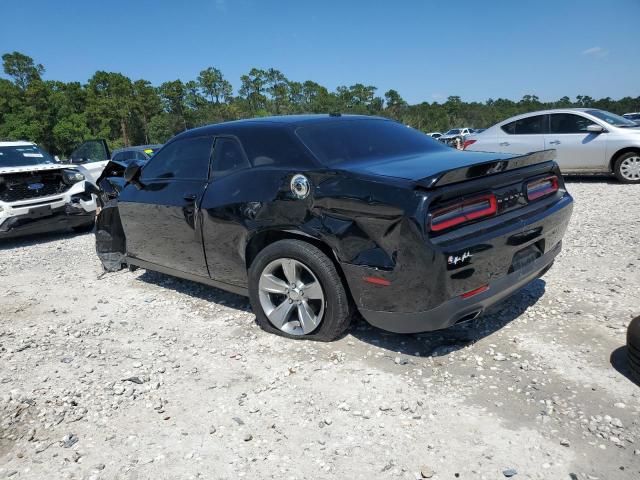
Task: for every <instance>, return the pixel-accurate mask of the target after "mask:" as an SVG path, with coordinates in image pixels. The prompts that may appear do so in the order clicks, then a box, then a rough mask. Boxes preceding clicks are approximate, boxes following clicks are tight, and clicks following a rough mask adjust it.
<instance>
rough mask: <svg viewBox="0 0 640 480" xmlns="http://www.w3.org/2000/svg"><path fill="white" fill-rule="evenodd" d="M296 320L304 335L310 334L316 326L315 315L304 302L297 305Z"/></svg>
mask: <svg viewBox="0 0 640 480" xmlns="http://www.w3.org/2000/svg"><path fill="white" fill-rule="evenodd" d="M298 320H299V321H300V326H301V327H302V331H303V332H304V333H308V332H311V331H313V330H314V329H315V328H316V327H317V326H318V325H317V323H316V321H317V317H316V314H315V313H314V312H313V310H312V309H311V307H310V306H309V304H308V303H307V302H306V301H304V300H303V301H302V302H300V303H299V304H298Z"/></svg>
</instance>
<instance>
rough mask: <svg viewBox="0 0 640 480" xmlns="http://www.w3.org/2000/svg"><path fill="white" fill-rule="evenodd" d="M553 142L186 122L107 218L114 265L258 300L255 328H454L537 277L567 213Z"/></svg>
mask: <svg viewBox="0 0 640 480" xmlns="http://www.w3.org/2000/svg"><path fill="white" fill-rule="evenodd" d="M553 156H554V152H553V151H542V152H535V153H531V154H528V155H522V156H513V155H506V154H495V153H480V152H460V151H456V150H452V149H451V148H448V147H446V146H445V145H443V144H441V143H440V142H438V141H437V140H434V139H432V138H431V137H429V136H427V135H424V134H423V133H420V132H418V131H416V130H414V129H412V128H409V127H406V126H404V125H401V124H399V123H396V122H394V121H391V120H388V119H383V118H375V117H366V116H351V115H337V114H336V115H304V116H282V117H271V118H261V119H254V120H242V121H237V122H228V123H222V124H217V125H210V126H206V127H202V128H197V129H193V130H189V131H186V132H184V133H182V134H180V135H178V136H176V137H175V138H173V139H172V140H171V141H169V142H168V143H167V144H166V145H165V146H164V147H163V148H162V149H161V150H160V151H159V152H158V153H156V155H155V156H154V157H152V158H151V160H149V162H148V163H146V164H145V165H140V164H137V163H132V164H131V165H129V166H128V167H127V170H126V171H125V174H124V178H125V181H126V185H125V186H124V188H123V189H122V191H121V192H120V194H119V197H118V198H117V199H114V200H113V201H111V202H110V203H109V204H108V205H106V206H105V208H104V209H103V210H102V212H101V213H100V216H99V218H98V221H97V233H96V241H97V250H98V254H99V255H100V257H101V259H102V260H103V264H104V265H105V267H107V268H109V269H113V268H121V267H123V266H126V265H129V266H137V267H143V268H146V269H149V270H155V271H159V272H164V273H167V274H171V275H175V276H178V277H183V278H187V279H190V280H194V281H197V282H202V283H205V284H208V285H212V286H215V287H219V288H221V289H224V290H228V291H231V292H235V293H238V294H241V295H248V296H249V297H250V300H251V305H252V307H253V310H254V312H255V314H256V318H257V322H258V323H259V325H260V326H261V327H263V328H264V329H265V330H268V331H270V332H274V333H278V334H281V335H285V336H289V337H292V338H310V339H316V340H332V339H335V338H336V337H338V336H340V335H341V334H342V333H343V332H344V331H345V330H346V329H347V327H348V326H349V323H350V319H351V318H352V315H353V314H354V313H355V312H356V311H357V312H359V313H360V314H361V315H362V316H363V317H364V318H365V319H366V320H367V321H368V322H370V323H371V324H373V325H375V326H378V327H380V328H383V329H385V330H390V331H393V332H403V333H410V332H423V331H428V330H436V329H441V328H446V327H448V326H451V325H453V324H455V323H458V322H462V321H465V320H470V319H473V318H475V317H477V316H478V315H479V314H481V313H482V311H483V310H484V309H486V308H487V307H489V306H490V305H492V304H494V303H496V302H498V301H500V300H502V299H504V298H505V297H507V296H508V295H510V294H512V293H514V292H515V291H516V290H518V289H519V288H521V287H523V286H524V285H526V284H527V283H528V282H530V281H532V280H534V279H536V278H537V277H539V276H541V275H543V274H544V273H545V271H546V270H547V269H549V267H550V266H551V265H552V263H553V261H554V258H555V257H556V255H558V252H559V251H560V248H561V244H562V237H563V235H564V233H565V230H566V228H567V224H568V222H569V218H570V216H571V211H572V202H573V200H572V198H571V196H570V195H569V194H568V193H567V191H566V189H565V187H564V182H563V180H562V177H561V175H560V171H559V169H558V166H557V164H556V163H555V162H554V161H553Z"/></svg>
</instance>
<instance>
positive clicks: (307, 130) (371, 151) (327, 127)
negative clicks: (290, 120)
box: [296, 120, 443, 166]
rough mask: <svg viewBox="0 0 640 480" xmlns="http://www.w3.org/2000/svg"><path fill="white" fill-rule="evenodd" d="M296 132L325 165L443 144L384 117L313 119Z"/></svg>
mask: <svg viewBox="0 0 640 480" xmlns="http://www.w3.org/2000/svg"><path fill="white" fill-rule="evenodd" d="M296 134H297V135H298V137H299V138H300V139H301V140H302V142H303V143H304V144H305V145H306V146H307V147H308V148H309V150H311V151H312V152H313V154H314V155H315V156H316V157H317V158H318V160H320V161H321V162H322V163H323V164H324V165H327V166H331V165H336V164H340V163H343V162H352V161H362V160H370V159H376V158H381V157H402V156H407V155H415V154H418V153H423V152H429V151H433V150H436V149H440V148H443V147H442V146H441V144H440V143H438V142H437V141H436V140H434V139H433V138H431V137H430V136H428V135H425V134H424V133H422V132H419V131H417V130H414V129H413V128H409V127H407V126H405V125H402V124H399V123H395V122H392V121H387V120H349V121H343V122H340V121H336V122H331V123H317V124H315V125H308V126H303V127H300V128H298V129H297V130H296Z"/></svg>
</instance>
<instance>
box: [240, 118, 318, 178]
mask: <svg viewBox="0 0 640 480" xmlns="http://www.w3.org/2000/svg"><path fill="white" fill-rule="evenodd" d="M235 135H237V136H238V138H239V139H240V142H241V143H242V146H243V147H244V151H245V152H247V156H248V157H249V161H250V162H251V165H253V166H254V167H259V166H266V165H277V166H279V167H282V166H292V167H296V168H304V167H305V166H307V167H312V166H314V165H313V160H311V159H310V158H309V155H308V154H307V153H306V152H305V151H304V148H303V147H302V146H301V145H300V144H299V143H298V142H296V141H295V140H294V139H293V138H292V137H291V135H290V134H289V133H288V132H286V131H285V130H284V129H282V128H277V127H263V126H255V127H253V128H252V129H251V130H250V131H249V130H246V129H243V130H239V131H238V132H237V133H235Z"/></svg>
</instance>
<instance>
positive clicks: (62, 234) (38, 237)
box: [0, 230, 93, 250]
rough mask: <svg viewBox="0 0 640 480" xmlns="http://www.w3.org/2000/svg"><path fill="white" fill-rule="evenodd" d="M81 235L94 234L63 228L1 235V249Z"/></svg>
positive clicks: (22, 246)
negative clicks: (28, 233) (18, 235)
mask: <svg viewBox="0 0 640 480" xmlns="http://www.w3.org/2000/svg"><path fill="white" fill-rule="evenodd" d="M79 235H93V234H92V233H77V232H74V231H73V230H62V231H56V232H47V233H34V234H32V235H25V236H22V237H15V238H4V239H3V238H1V237H0V250H12V249H14V248H24V247H31V246H33V245H38V244H42V243H49V242H55V241H57V240H64V239H67V238H73V237H77V236H79Z"/></svg>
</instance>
